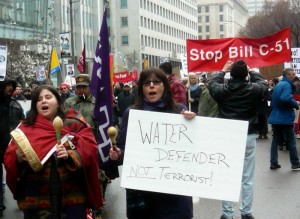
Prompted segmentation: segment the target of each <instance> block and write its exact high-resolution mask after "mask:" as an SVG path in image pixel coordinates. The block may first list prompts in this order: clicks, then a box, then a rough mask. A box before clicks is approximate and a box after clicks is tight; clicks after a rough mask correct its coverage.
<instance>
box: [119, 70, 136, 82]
mask: <svg viewBox="0 0 300 219" xmlns="http://www.w3.org/2000/svg"><path fill="white" fill-rule="evenodd" d="M136 80H138V74H137V70H136V69H135V70H133V71H132V72H128V71H124V72H118V73H114V83H116V82H122V83H126V82H131V81H136Z"/></svg>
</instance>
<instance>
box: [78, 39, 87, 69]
mask: <svg viewBox="0 0 300 219" xmlns="http://www.w3.org/2000/svg"><path fill="white" fill-rule="evenodd" d="M85 68H86V66H85V43H84V44H83V50H82V52H81V56H80V57H79V60H78V64H77V69H78V71H79V72H80V73H81V74H82V73H85Z"/></svg>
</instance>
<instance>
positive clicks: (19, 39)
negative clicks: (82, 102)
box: [0, 0, 105, 78]
mask: <svg viewBox="0 0 300 219" xmlns="http://www.w3.org/2000/svg"><path fill="white" fill-rule="evenodd" d="M104 2H105V1H104V0H99V1H94V0H84V1H76V0H71V1H70V0H60V1H54V0H22V1H19V0H0V30H1V34H0V44H1V45H7V46H8V68H7V72H8V74H11V75H10V76H12V77H14V78H15V77H16V76H18V74H20V72H21V73H22V74H25V75H26V74H33V75H34V73H35V66H36V65H45V66H46V65H47V64H48V61H49V54H50V50H51V48H52V45H54V46H55V47H56V49H57V51H58V56H59V58H60V61H61V67H62V73H63V75H64V73H65V72H66V69H65V67H66V64H74V65H75V66H76V64H77V62H78V58H79V56H80V54H81V51H82V49H83V43H84V42H85V47H86V57H87V63H88V65H87V66H88V68H87V73H89V74H91V70H92V64H93V58H94V55H95V48H96V43H97V40H98V35H99V30H100V26H101V23H102V15H103V8H104ZM71 17H72V18H73V19H71ZM71 24H73V28H72V27H71ZM67 32H69V33H73V36H72V34H70V36H72V37H71V38H72V39H73V42H71V41H70V44H72V45H70V46H71V47H72V48H73V50H74V52H73V53H72V54H74V56H73V55H71V56H70V57H64V58H61V56H60V43H61V41H60V39H59V34H60V33H67ZM21 55H22V58H23V59H24V65H26V66H27V68H24V69H21V68H20V64H19V66H18V65H17V66H16V67H15V68H14V66H15V65H14V62H15V61H18V60H16V57H18V56H21ZM21 65H23V63H21Z"/></svg>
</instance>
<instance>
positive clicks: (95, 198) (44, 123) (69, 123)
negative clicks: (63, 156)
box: [4, 112, 103, 209]
mask: <svg viewBox="0 0 300 219" xmlns="http://www.w3.org/2000/svg"><path fill="white" fill-rule="evenodd" d="M76 117H77V115H76V114H75V113H74V112H71V114H68V115H67V119H66V120H65V121H64V126H63V129H62V133H61V136H64V135H65V134H67V133H69V134H70V135H73V136H75V137H74V139H73V140H72V142H73V144H74V145H75V147H76V148H75V150H76V152H77V153H78V154H79V156H80V161H81V166H82V169H83V171H84V174H85V182H86V183H85V184H86V191H87V200H88V203H87V207H88V208H92V209H98V208H100V207H102V206H103V199H102V190H101V187H100V184H99V180H98V169H99V167H98V165H99V162H98V156H97V154H98V149H97V144H96V141H95V138H94V135H93V133H92V130H91V128H90V126H89V125H88V124H87V123H85V122H82V121H81V120H79V119H78V118H76ZM74 121H75V122H74ZM19 128H20V129H21V130H22V131H23V132H24V134H25V135H26V137H27V139H28V140H29V142H30V144H31V146H32V148H33V149H34V151H35V152H36V154H37V155H38V157H39V158H40V159H41V158H43V157H44V156H45V154H47V153H48V151H49V150H50V149H51V148H52V147H53V146H54V145H55V144H56V134H55V130H54V128H53V125H52V123H51V122H50V121H48V120H46V119H45V118H43V117H42V116H37V119H36V122H35V123H34V125H33V126H29V125H25V124H21V125H20V126H19ZM16 149H17V146H16V144H15V142H14V141H11V143H10V145H9V146H8V149H7V151H6V153H5V157H4V164H5V168H6V173H7V176H6V181H7V185H8V186H9V188H10V190H11V191H12V193H13V195H14V198H15V199H17V198H18V196H19V194H18V193H22V192H23V191H20V188H21V190H22V187H20V188H18V187H17V185H18V183H17V182H18V181H19V177H21V176H20V174H21V173H20V172H21V168H22V166H23V165H20V164H18V163H17V158H16ZM25 165H26V164H25Z"/></svg>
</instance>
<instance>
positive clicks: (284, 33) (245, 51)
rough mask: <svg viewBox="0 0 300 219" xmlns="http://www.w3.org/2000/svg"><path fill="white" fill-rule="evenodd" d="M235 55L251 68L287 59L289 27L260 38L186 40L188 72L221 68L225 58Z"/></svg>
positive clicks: (233, 59)
mask: <svg viewBox="0 0 300 219" xmlns="http://www.w3.org/2000/svg"><path fill="white" fill-rule="evenodd" d="M238 59H243V60H244V61H246V63H247V64H248V65H249V66H250V67H251V68H254V67H264V66H270V65H275V64H279V63H282V62H287V61H290V60H291V37H290V29H289V28H286V29H283V30H281V31H279V32H277V33H275V34H273V35H270V36H267V37H263V38H260V39H250V38H239V37H238V38H223V39H210V40H187V62H188V71H189V72H203V71H220V70H221V69H222V68H223V66H224V65H225V63H226V62H227V61H228V60H231V61H235V60H238Z"/></svg>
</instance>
